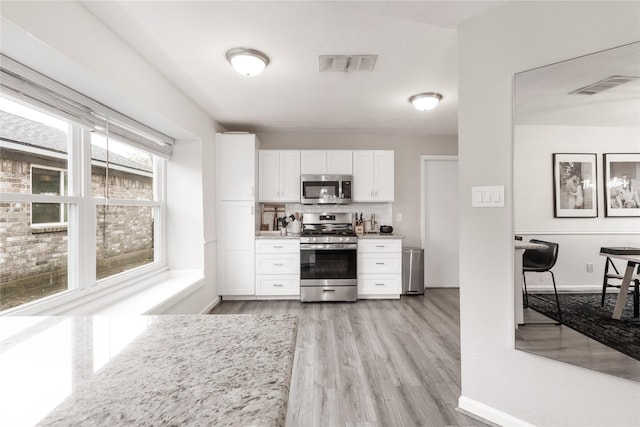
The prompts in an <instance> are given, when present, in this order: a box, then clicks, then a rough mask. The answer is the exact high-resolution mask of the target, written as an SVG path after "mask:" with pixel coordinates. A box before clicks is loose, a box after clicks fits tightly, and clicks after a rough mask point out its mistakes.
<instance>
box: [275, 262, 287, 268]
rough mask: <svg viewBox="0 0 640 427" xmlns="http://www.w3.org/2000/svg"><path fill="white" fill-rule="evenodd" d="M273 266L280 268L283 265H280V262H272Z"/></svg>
mask: <svg viewBox="0 0 640 427" xmlns="http://www.w3.org/2000/svg"><path fill="white" fill-rule="evenodd" d="M273 265H274V266H275V267H282V266H283V265H284V264H283V263H281V262H274V263H273Z"/></svg>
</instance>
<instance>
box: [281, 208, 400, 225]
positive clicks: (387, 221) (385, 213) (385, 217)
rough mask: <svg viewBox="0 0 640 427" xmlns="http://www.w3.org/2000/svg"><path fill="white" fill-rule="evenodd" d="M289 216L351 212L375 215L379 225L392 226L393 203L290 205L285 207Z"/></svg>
mask: <svg viewBox="0 0 640 427" xmlns="http://www.w3.org/2000/svg"><path fill="white" fill-rule="evenodd" d="M285 209H286V211H287V214H292V213H294V212H300V213H302V214H303V215H304V213H305V212H312V213H323V212H350V213H358V216H359V215H360V213H362V214H363V215H362V218H363V219H365V220H367V219H371V214H375V216H376V222H377V223H378V225H379V226H380V225H392V223H391V220H392V218H393V203H351V204H350V205H302V204H300V203H288V204H286V205H285Z"/></svg>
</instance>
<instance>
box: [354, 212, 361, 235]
mask: <svg viewBox="0 0 640 427" xmlns="http://www.w3.org/2000/svg"><path fill="white" fill-rule="evenodd" d="M355 217H356V220H355V223H356V225H355V227H353V231H355V233H356V234H358V235H362V234H364V221H363V219H362V213H360V218H359V219H358V213H357V212H356V215H355Z"/></svg>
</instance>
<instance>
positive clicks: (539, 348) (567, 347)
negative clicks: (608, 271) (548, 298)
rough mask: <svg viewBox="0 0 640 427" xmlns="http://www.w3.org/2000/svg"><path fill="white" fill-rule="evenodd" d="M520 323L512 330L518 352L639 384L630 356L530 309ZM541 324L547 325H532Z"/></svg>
mask: <svg viewBox="0 0 640 427" xmlns="http://www.w3.org/2000/svg"><path fill="white" fill-rule="evenodd" d="M524 321H525V326H519V327H518V329H516V348H517V349H518V350H522V351H526V352H529V353H533V354H537V355H539V356H544V357H548V358H551V359H555V360H559V361H561V362H566V363H571V364H572V365H577V366H581V367H583V368H588V369H593V370H595V371H599V372H603V373H605V374H609V375H615V376H617V377H621V378H626V379H629V380H633V381H640V361H638V360H636V359H634V358H633V357H629V356H627V355H626V354H624V353H620V352H619V351H617V350H614V349H612V348H610V347H607V346H606V345H604V344H601V343H599V342H598V341H596V340H593V339H591V338H589V337H587V336H585V335H583V334H581V333H580V332H577V331H575V330H573V329H571V328H569V327H568V326H564V325H560V326H557V325H554V321H553V320H551V319H550V318H548V317H546V316H544V315H542V314H540V313H538V312H536V311H535V310H533V309H531V308H525V309H524ZM541 322H546V323H548V324H546V325H540V324H536V323H541ZM526 323H529V325H526Z"/></svg>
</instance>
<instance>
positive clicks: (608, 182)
mask: <svg viewBox="0 0 640 427" xmlns="http://www.w3.org/2000/svg"><path fill="white" fill-rule="evenodd" d="M603 164H604V167H603V171H604V202H605V210H604V212H605V216H608V217H615V216H617V217H630V216H640V153H632V154H625V153H609V154H604V155H603Z"/></svg>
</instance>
